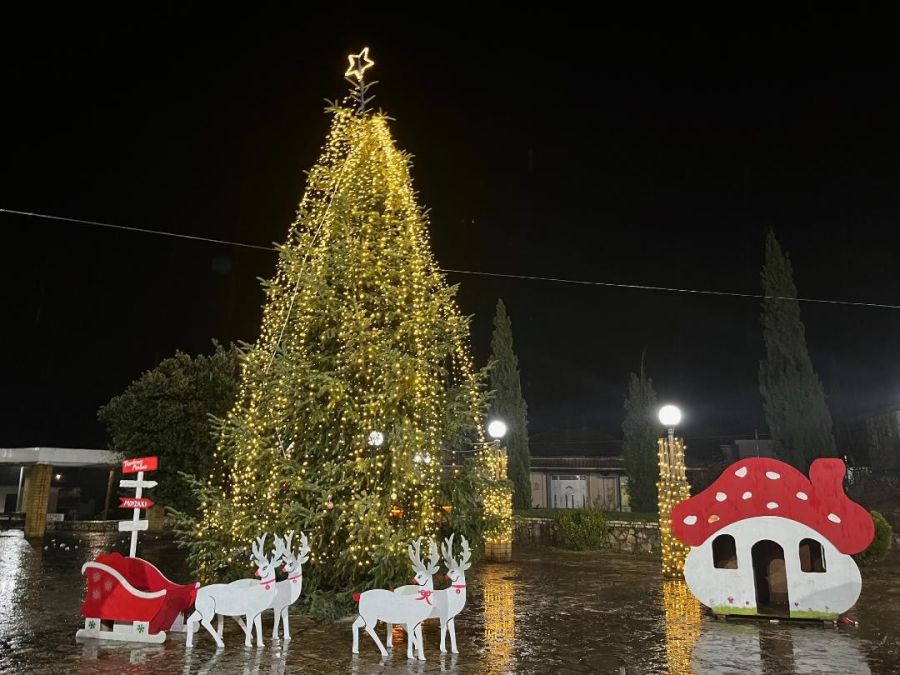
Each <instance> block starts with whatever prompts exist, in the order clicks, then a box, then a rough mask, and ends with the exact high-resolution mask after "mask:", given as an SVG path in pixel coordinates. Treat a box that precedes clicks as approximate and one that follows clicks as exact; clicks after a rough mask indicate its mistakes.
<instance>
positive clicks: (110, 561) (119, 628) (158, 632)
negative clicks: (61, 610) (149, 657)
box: [76, 553, 200, 643]
mask: <svg viewBox="0 0 900 675" xmlns="http://www.w3.org/2000/svg"><path fill="white" fill-rule="evenodd" d="M81 573H82V574H84V575H85V576H86V577H87V593H86V595H85V598H84V603H83V604H82V605H81V614H82V615H83V616H84V619H85V621H84V628H83V629H81V630H79V631H78V633H77V634H76V637H86V638H99V639H106V640H126V641H132V642H154V643H160V642H164V641H165V639H166V632H165V631H167V630H170V629H173V626H174V630H180V629H181V626H183V614H182V613H183V612H185V611H186V610H187V609H188V608H189V607H190V606H191V605H193V604H194V597H195V596H196V594H197V588H198V587H199V586H200V584H186V585H180V584H176V583H173V582H172V581H170V580H169V579H167V578H166V577H165V576H164V575H163V573H162V572H160V571H159V570H158V569H157V568H156V567H155V566H154V565H152V564H151V563H149V562H147V561H146V560H142V559H141V558H126V557H124V556H122V555H121V554H119V553H104V554H102V555H100V556H98V557H97V559H96V560H94V561H93V562H87V563H85V564H84V566H83V567H82V568H81ZM104 622H105V623H104ZM110 623H111V624H112V625H111V629H110Z"/></svg>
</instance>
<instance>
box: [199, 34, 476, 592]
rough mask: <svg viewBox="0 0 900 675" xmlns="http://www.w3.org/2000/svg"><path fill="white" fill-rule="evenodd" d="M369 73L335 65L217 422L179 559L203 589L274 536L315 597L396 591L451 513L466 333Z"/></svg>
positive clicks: (464, 412)
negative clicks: (193, 529) (273, 266)
mask: <svg viewBox="0 0 900 675" xmlns="http://www.w3.org/2000/svg"><path fill="white" fill-rule="evenodd" d="M371 65H372V61H371V60H370V59H369V58H368V50H363V52H361V53H360V54H359V55H357V56H351V57H350V68H349V69H348V71H347V73H346V76H347V78H348V79H349V80H350V82H351V84H352V85H353V86H352V89H351V94H350V96H349V97H348V98H347V99H345V100H344V101H343V102H342V103H341V104H337V105H334V106H332V107H331V108H329V112H330V113H331V114H332V116H333V122H332V126H331V130H330V133H329V134H328V138H327V141H326V143H325V146H324V148H323V150H322V153H321V156H320V158H319V161H318V162H317V164H316V165H315V166H314V167H313V169H312V170H311V171H310V172H309V175H308V181H307V187H306V193H305V194H304V196H303V199H302V201H301V202H300V206H299V209H298V212H297V218H296V221H295V222H294V224H293V225H292V226H291V228H290V232H289V234H288V238H287V241H286V243H285V244H284V245H283V246H281V248H280V256H279V261H278V267H277V271H276V273H275V276H274V278H272V279H271V280H269V281H268V282H266V283H265V284H264V286H265V291H266V303H265V306H264V311H263V319H262V328H261V331H260V337H259V339H258V340H257V341H256V343H255V344H253V345H251V346H249V347H247V349H246V356H245V361H244V364H243V372H242V384H241V387H240V392H239V395H238V399H237V402H236V404H235V406H234V408H233V409H232V411H231V412H230V413H229V414H228V416H227V417H226V419H225V420H223V421H222V425H221V431H220V441H219V445H218V450H217V460H218V462H219V464H220V466H221V467H222V470H221V471H220V472H219V475H217V476H214V477H213V478H212V479H211V482H210V484H209V485H208V486H207V487H206V489H205V490H204V493H205V499H206V505H205V512H204V518H203V521H202V523H201V527H200V530H199V532H198V533H197V534H196V537H197V539H196V541H195V545H194V546H192V560H193V562H194V563H196V566H197V568H198V572H199V573H200V575H201V576H202V577H203V578H204V579H209V578H219V579H221V578H222V577H223V576H227V575H228V574H229V570H228V569H226V568H230V569H231V570H232V572H233V573H234V574H237V573H238V570H239V569H240V570H242V571H243V572H244V573H246V570H245V569H244V568H245V567H246V565H245V563H246V560H245V557H244V555H243V553H242V552H241V548H242V547H244V546H246V544H247V542H249V541H251V540H252V539H253V537H255V536H257V535H258V534H260V533H262V532H283V531H287V530H290V529H294V530H300V529H304V530H305V531H306V533H307V534H308V535H309V539H310V547H311V549H312V551H313V554H312V565H310V571H311V572H312V573H313V574H314V575H315V578H316V582H317V583H320V584H323V585H325V586H328V587H331V588H342V587H346V588H347V590H359V589H360V587H361V586H364V585H367V584H368V585H371V584H381V583H385V584H386V583H390V582H391V581H394V582H396V581H397V580H398V579H403V578H406V577H407V576H408V570H407V568H408V565H409V563H408V560H407V559H405V558H406V546H407V545H408V543H409V542H410V540H411V539H414V538H416V537H419V536H429V535H432V534H434V533H435V532H436V531H437V529H438V528H439V526H440V521H441V519H442V518H447V512H448V511H451V510H452V508H444V507H449V506H450V505H447V504H443V503H442V501H443V500H442V498H441V478H442V474H443V475H445V476H446V475H447V474H453V473H454V470H453V469H452V468H447V467H454V466H459V465H461V464H462V463H463V462H462V460H461V457H462V456H463V455H461V454H459V451H461V450H465V449H467V448H466V443H468V444H469V445H468V449H471V447H472V445H471V444H472V443H473V442H474V443H477V442H479V441H481V440H482V437H481V431H480V427H481V423H482V420H483V403H484V399H483V394H482V391H481V388H480V377H479V376H478V374H477V373H476V372H475V371H474V369H473V366H472V361H471V357H470V354H469V348H468V320H467V319H466V318H465V317H463V316H462V315H461V314H460V312H459V310H458V308H457V305H456V302H455V293H456V289H455V288H454V287H451V286H449V285H448V284H447V282H446V281H445V279H444V277H443V275H442V274H441V272H440V271H439V270H438V268H437V264H436V262H435V260H434V258H433V256H432V253H431V251H430V246H429V242H428V232H427V229H428V219H427V217H426V215H425V212H424V211H423V210H422V208H421V207H420V206H419V205H418V204H417V202H416V193H415V192H414V190H413V187H412V182H411V179H410V160H409V157H408V156H407V155H406V154H404V153H403V152H401V151H400V150H398V149H397V148H396V147H395V145H394V141H393V139H392V138H391V132H390V129H389V126H388V118H387V117H386V116H385V115H384V114H382V113H378V112H372V111H371V110H370V109H369V107H368V103H369V101H370V95H369V92H370V87H371V84H368V83H366V81H365V79H364V73H365V71H366V69H367V68H369V67H370V66H371ZM465 456H471V454H468V453H467V454H466V455H465ZM454 515H456V514H454ZM304 571H306V569H304ZM347 584H356V585H355V586H352V585H349V586H348V585H347ZM305 592H306V589H305V588H304V593H305Z"/></svg>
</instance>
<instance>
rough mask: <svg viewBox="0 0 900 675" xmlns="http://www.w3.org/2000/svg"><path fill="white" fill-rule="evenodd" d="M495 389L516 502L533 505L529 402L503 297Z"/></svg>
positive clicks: (494, 410)
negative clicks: (503, 427) (524, 392)
mask: <svg viewBox="0 0 900 675" xmlns="http://www.w3.org/2000/svg"><path fill="white" fill-rule="evenodd" d="M491 360H492V361H493V368H492V369H491V389H492V390H493V392H494V399H493V402H492V403H491V416H492V417H496V418H498V419H501V420H503V421H504V422H505V423H506V425H507V429H508V431H507V436H506V438H505V439H504V440H505V444H506V451H507V455H508V467H509V479H510V480H511V481H512V483H513V490H514V492H513V506H514V507H515V508H517V509H529V508H531V455H530V453H529V451H528V420H527V413H528V406H527V405H526V404H525V399H524V398H522V383H521V381H520V379H519V359H518V358H517V357H516V353H515V351H514V350H513V336H512V322H511V321H510V320H509V315H508V314H507V313H506V305H504V304H503V300H497V313H496V314H495V315H494V335H493V337H492V338H491Z"/></svg>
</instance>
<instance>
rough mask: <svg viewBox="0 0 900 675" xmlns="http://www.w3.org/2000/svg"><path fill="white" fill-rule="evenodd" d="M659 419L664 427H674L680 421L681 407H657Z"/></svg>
mask: <svg viewBox="0 0 900 675" xmlns="http://www.w3.org/2000/svg"><path fill="white" fill-rule="evenodd" d="M659 421H660V423H661V424H662V425H663V426H664V427H675V426H678V423H679V422H681V409H680V408H679V407H678V406H675V405H664V406H663V407H662V408H660V409H659Z"/></svg>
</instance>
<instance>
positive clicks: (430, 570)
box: [387, 539, 441, 649]
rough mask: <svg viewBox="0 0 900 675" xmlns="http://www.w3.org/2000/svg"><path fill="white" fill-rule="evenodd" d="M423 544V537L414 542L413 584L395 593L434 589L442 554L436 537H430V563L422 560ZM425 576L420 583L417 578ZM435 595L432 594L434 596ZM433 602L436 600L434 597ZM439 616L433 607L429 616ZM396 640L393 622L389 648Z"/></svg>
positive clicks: (388, 627)
mask: <svg viewBox="0 0 900 675" xmlns="http://www.w3.org/2000/svg"><path fill="white" fill-rule="evenodd" d="M420 546H421V539H416V541H415V542H414V543H413V553H414V554H415V560H413V561H412V564H413V572H415V573H416V576H415V577H413V579H412V581H413V583H412V584H407V585H406V586H400V587H398V588H395V589H394V593H399V594H400V595H416V594H417V593H418V592H419V591H420V590H422V589H425V590H427V591H433V590H434V575H435V574H437V572H438V569H440V567H439V565H438V563H439V562H440V560H441V555H440V554H439V553H438V548H437V544H435V543H434V539H430V540H429V541H428V564H427V565H426V564H425V562H424V561H423V560H422V556H421V553H420V552H419V549H420ZM423 577H424V578H425V583H424V584H422V585H419V584H418V583H417V582H416V580H417V579H421V578H423ZM433 597H434V596H432V598H433ZM432 603H434V600H433V599H432ZM435 616H437V615H436V614H435V613H434V609H432V612H431V614H429V615H428V618H429V619H430V618H433V617H435ZM393 642H394V625H393V624H392V623H388V624H387V648H388V649H391V648H392V647H393Z"/></svg>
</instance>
